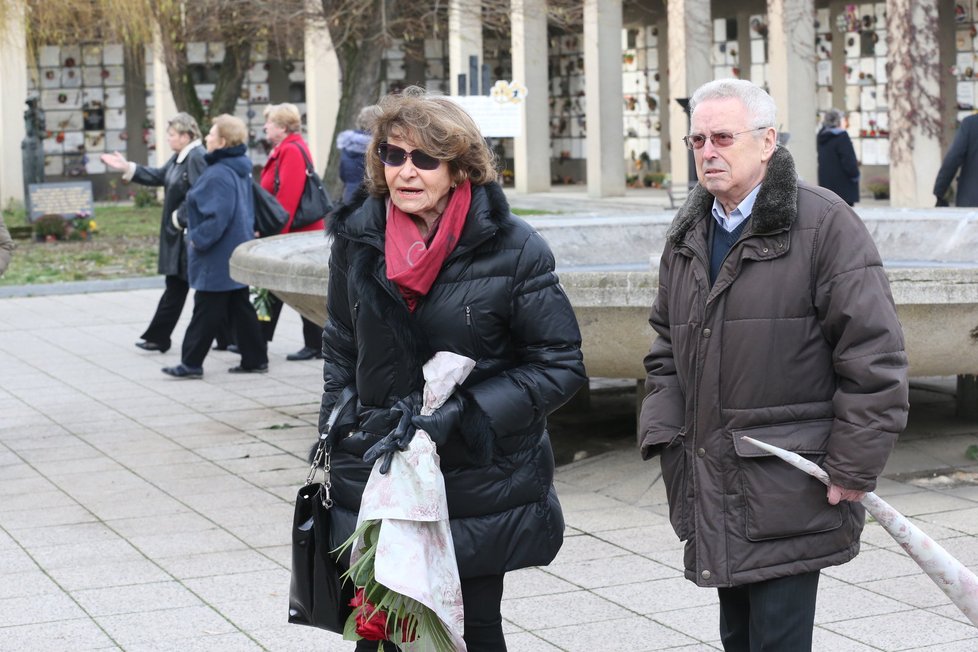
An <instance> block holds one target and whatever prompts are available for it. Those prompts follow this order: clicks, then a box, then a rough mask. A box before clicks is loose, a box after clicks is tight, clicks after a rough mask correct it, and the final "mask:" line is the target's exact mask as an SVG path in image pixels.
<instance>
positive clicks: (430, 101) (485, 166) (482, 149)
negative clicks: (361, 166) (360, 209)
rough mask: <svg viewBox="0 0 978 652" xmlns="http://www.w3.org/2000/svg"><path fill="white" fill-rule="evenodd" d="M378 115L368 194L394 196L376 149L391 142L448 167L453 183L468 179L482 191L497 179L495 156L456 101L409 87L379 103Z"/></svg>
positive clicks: (369, 159)
mask: <svg viewBox="0 0 978 652" xmlns="http://www.w3.org/2000/svg"><path fill="white" fill-rule="evenodd" d="M378 105H379V107H380V111H381V112H380V115H379V116H378V117H377V122H375V123H374V127H373V140H372V141H371V143H370V148H369V149H367V181H366V185H367V189H368V190H370V192H371V194H373V195H376V196H383V195H386V194H388V193H389V192H390V191H389V189H388V187H387V180H386V178H385V177H384V164H383V162H381V160H380V157H379V156H378V155H377V146H378V145H380V144H381V143H383V142H386V141H387V139H388V138H399V139H402V140H406V141H408V142H410V143H411V144H412V145H414V146H415V147H416V148H417V149H420V150H421V151H423V152H424V153H425V154H430V155H431V156H434V157H435V158H438V159H441V160H443V161H445V162H446V163H448V170H449V174H450V175H451V177H452V183H455V184H458V183H462V182H463V181H465V180H466V179H468V180H469V181H471V182H472V185H475V186H481V185H485V184H487V183H491V182H493V181H495V180H496V177H497V172H496V157H495V154H494V153H493V151H492V150H491V149H490V148H489V146H488V145H487V144H486V141H485V139H484V138H483V137H482V133H481V132H480V131H479V127H478V126H477V125H476V124H475V121H474V120H473V119H472V117H471V116H470V115H469V114H468V113H466V112H465V109H463V108H462V107H461V106H459V105H458V104H457V103H456V102H454V101H452V100H450V99H449V98H447V97H445V96H443V95H435V94H432V93H429V92H428V91H426V90H425V89H423V88H421V87H419V86H408V87H407V88H405V89H404V90H403V91H402V92H401V93H399V94H396V95H388V96H386V97H384V98H383V99H381V100H380V102H379V103H378Z"/></svg>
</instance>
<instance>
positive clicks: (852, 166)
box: [817, 109, 859, 206]
mask: <svg viewBox="0 0 978 652" xmlns="http://www.w3.org/2000/svg"><path fill="white" fill-rule="evenodd" d="M842 121H843V115H842V112H841V111H839V110H838V109H829V110H828V111H826V112H825V117H824V118H823V119H822V128H821V129H820V130H819V132H818V138H817V140H818V185H820V186H822V187H823V188H828V189H829V190H831V191H832V192H834V193H835V194H837V195H838V196H839V197H841V198H842V200H843V201H845V202H846V203H847V204H849V205H850V206H852V205H853V204H855V203H856V202H857V201H859V161H858V160H856V150H855V149H853V147H852V140H851V139H850V138H849V134H848V133H846V130H845V128H844V126H843V125H842Z"/></svg>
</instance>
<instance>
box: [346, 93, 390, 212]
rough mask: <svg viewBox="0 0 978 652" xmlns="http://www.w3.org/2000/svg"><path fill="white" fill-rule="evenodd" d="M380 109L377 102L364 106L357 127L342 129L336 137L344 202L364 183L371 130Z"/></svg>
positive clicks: (351, 197) (358, 117) (348, 200)
mask: <svg viewBox="0 0 978 652" xmlns="http://www.w3.org/2000/svg"><path fill="white" fill-rule="evenodd" d="M379 111H380V107H378V106H377V105H376V104H373V105H371V106H365V107H363V108H362V109H360V113H359V114H358V115H357V125H356V127H357V128H356V129H355V130H354V129H347V130H346V131H341V132H340V133H339V135H338V136H337V137H336V146H337V147H338V148H339V150H340V181H342V182H343V203H349V202H350V201H351V200H352V199H353V197H354V195H356V192H357V189H359V188H360V185H361V184H362V183H363V173H364V167H365V166H366V162H365V159H366V155H367V146H368V145H370V140H371V138H372V136H371V134H370V130H371V129H372V128H373V124H374V122H375V121H376V120H377V115H378V113H379Z"/></svg>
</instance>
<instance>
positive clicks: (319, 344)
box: [261, 294, 323, 351]
mask: <svg viewBox="0 0 978 652" xmlns="http://www.w3.org/2000/svg"><path fill="white" fill-rule="evenodd" d="M268 303H269V311H268V312H269V314H268V316H269V317H271V319H269V320H268V321H263V322H261V330H262V333H264V334H265V341H266V342H271V341H272V337H273V336H274V335H275V326H276V325H277V324H278V317H279V315H281V314H282V306H283V305H285V304H284V303H282V300H281V299H279V298H278V297H277V296H275V295H274V294H269V295H268ZM302 343H303V346H305V347H308V348H310V349H316V350H317V351H319V350H320V349H322V348H323V327H322V326H321V325H318V324H316V323H315V322H311V321H309V320H308V319H306V318H305V317H303V318H302Z"/></svg>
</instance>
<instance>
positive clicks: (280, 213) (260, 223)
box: [251, 179, 289, 238]
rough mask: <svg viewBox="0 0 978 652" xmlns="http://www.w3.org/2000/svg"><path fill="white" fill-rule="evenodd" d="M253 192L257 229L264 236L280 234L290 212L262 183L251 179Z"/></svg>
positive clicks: (255, 225)
mask: <svg viewBox="0 0 978 652" xmlns="http://www.w3.org/2000/svg"><path fill="white" fill-rule="evenodd" d="M251 194H252V195H253V196H254V198H255V224H254V228H255V231H257V232H258V235H259V236H260V237H262V238H264V237H266V236H270V235H278V234H279V233H281V232H282V229H284V228H285V225H286V224H287V223H288V221H289V212H288V211H287V210H285V208H284V207H283V206H282V204H280V203H278V200H277V199H275V197H274V196H273V195H272V193H270V192H268V191H267V190H265V189H264V188H262V187H261V184H260V183H258V182H257V181H255V180H254V179H252V180H251Z"/></svg>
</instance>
